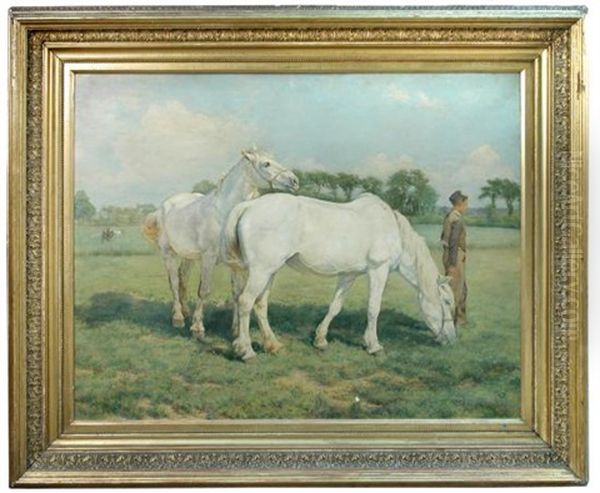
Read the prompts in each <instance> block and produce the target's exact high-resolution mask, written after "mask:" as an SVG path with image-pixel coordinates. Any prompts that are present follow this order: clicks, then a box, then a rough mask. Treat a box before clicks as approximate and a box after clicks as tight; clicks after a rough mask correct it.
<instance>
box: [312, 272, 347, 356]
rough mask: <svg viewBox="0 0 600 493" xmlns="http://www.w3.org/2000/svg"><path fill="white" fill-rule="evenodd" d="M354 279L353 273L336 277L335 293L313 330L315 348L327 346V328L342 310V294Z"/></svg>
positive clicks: (344, 293) (343, 294)
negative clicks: (327, 308)
mask: <svg viewBox="0 0 600 493" xmlns="http://www.w3.org/2000/svg"><path fill="white" fill-rule="evenodd" d="M355 279H356V276H355V275H343V274H342V275H340V276H339V277H338V282H337V286H336V288H335V294H334V295H333V300H332V301H331V303H330V304H329V310H328V311H327V315H325V318H323V320H322V321H321V323H320V324H319V325H318V326H317V330H316V331H315V340H314V342H313V345H314V346H315V347H316V348H318V349H326V348H327V331H328V330H329V324H331V321H332V320H333V319H334V318H335V317H336V316H337V314H338V313H340V311H341V310H342V306H343V304H344V296H345V295H346V293H347V292H348V290H349V289H350V287H351V286H352V284H353V283H354V280H355Z"/></svg>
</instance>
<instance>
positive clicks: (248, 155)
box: [242, 150, 254, 162]
mask: <svg viewBox="0 0 600 493" xmlns="http://www.w3.org/2000/svg"><path fill="white" fill-rule="evenodd" d="M242 156H244V157H245V158H246V159H247V160H248V161H251V162H254V154H253V153H252V152H251V151H248V150H243V151H242Z"/></svg>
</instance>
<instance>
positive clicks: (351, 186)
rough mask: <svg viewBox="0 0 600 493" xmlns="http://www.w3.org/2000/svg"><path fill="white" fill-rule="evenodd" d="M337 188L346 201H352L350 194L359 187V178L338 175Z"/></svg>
mask: <svg viewBox="0 0 600 493" xmlns="http://www.w3.org/2000/svg"><path fill="white" fill-rule="evenodd" d="M336 182H337V186H338V187H339V188H340V189H341V190H342V192H344V195H345V197H346V200H348V201H349V200H351V199H352V192H354V190H355V189H356V188H358V186H359V185H360V178H359V177H358V176H356V175H354V174H352V173H338V174H337V175H336Z"/></svg>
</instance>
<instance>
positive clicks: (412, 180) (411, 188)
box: [385, 169, 438, 216]
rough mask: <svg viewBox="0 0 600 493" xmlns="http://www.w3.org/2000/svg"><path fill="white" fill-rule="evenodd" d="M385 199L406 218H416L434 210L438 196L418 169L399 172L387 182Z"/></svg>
mask: <svg viewBox="0 0 600 493" xmlns="http://www.w3.org/2000/svg"><path fill="white" fill-rule="evenodd" d="M386 185H387V189H386V192H385V199H386V200H387V202H388V203H389V204H390V206H391V207H392V208H394V209H398V210H399V211H400V212H402V213H403V214H406V215H407V216H418V215H420V214H423V213H425V212H430V211H432V210H433V209H434V208H435V204H436V202H437V199H438V194H437V192H436V191H435V189H434V188H433V187H432V186H431V185H430V184H429V179H428V178H427V176H426V175H425V173H423V171H421V170H418V169H410V170H400V171H397V172H396V173H394V174H393V175H391V176H390V177H389V178H388V180H387V184H386Z"/></svg>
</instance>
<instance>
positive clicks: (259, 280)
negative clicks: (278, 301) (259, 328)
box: [233, 271, 272, 361]
mask: <svg viewBox="0 0 600 493" xmlns="http://www.w3.org/2000/svg"><path fill="white" fill-rule="evenodd" d="M271 275H272V274H270V273H267V272H263V273H260V272H252V271H250V272H249V273H248V281H247V282H246V286H244V289H243V290H242V293H241V294H240V296H239V298H238V303H237V305H238V321H239V334H238V336H237V338H236V339H235V340H234V341H233V348H234V349H235V352H236V353H237V354H238V356H240V357H241V358H242V359H243V360H244V361H245V360H248V359H250V358H253V357H255V356H256V353H255V352H254V350H253V349H252V341H251V339H250V312H251V311H252V308H253V307H254V303H255V301H256V299H257V298H258V297H259V296H260V295H261V294H262V293H263V292H264V291H265V288H266V287H267V284H268V283H269V280H270V279H271Z"/></svg>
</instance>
